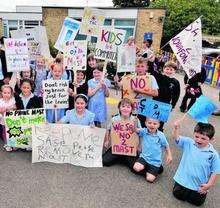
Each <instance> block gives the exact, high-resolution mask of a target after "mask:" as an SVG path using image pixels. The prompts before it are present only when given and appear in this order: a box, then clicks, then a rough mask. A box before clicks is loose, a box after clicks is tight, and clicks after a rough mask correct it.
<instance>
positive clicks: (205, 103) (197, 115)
mask: <svg viewBox="0 0 220 208" xmlns="http://www.w3.org/2000/svg"><path fill="white" fill-rule="evenodd" d="M201 106H202V107H201ZM216 109H217V107H216V106H215V104H214V103H213V102H212V101H211V100H210V99H209V98H208V97H205V96H204V95H201V96H200V97H199V98H197V99H196V102H195V103H194V104H193V105H192V107H191V108H190V109H189V111H188V114H189V115H190V116H192V117H193V118H194V119H195V120H196V121H198V122H203V123H208V118H209V117H210V116H211V114H212V113H213V112H214V111H215V110H216Z"/></svg>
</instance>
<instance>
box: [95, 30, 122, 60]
mask: <svg viewBox="0 0 220 208" xmlns="http://www.w3.org/2000/svg"><path fill="white" fill-rule="evenodd" d="M125 34H126V31H125V30H121V29H114V28H112V27H101V28H100V32H99V36H98V40H97V44H96V48H95V51H94V55H95V58H98V59H102V60H106V61H112V62H116V60H117V48H118V47H120V46H121V45H122V44H123V43H124V39H125Z"/></svg>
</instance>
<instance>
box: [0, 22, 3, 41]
mask: <svg viewBox="0 0 220 208" xmlns="http://www.w3.org/2000/svg"><path fill="white" fill-rule="evenodd" d="M2 36H3V21H2V18H0V37H2Z"/></svg>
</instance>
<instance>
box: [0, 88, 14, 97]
mask: <svg viewBox="0 0 220 208" xmlns="http://www.w3.org/2000/svg"><path fill="white" fill-rule="evenodd" d="M5 88H8V89H10V90H11V97H13V95H14V91H13V88H12V87H11V86H10V85H2V87H1V94H2V91H3V90H4V89H5Z"/></svg>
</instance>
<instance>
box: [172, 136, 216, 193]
mask: <svg viewBox="0 0 220 208" xmlns="http://www.w3.org/2000/svg"><path fill="white" fill-rule="evenodd" d="M175 143H176V145H177V146H178V147H180V148H181V149H182V150H183V154H182V158H181V161H180V164H179V167H178V169H177V171H176V174H175V176H174V180H175V181H176V182H177V183H179V184H180V185H182V186H184V187H186V188H188V189H191V190H194V191H198V190H199V187H200V186H201V184H204V183H207V182H208V180H209V178H210V176H211V174H212V173H215V174H220V159H219V155H218V153H217V151H216V150H215V149H214V148H213V146H212V145H211V144H209V145H208V146H207V147H204V148H199V147H198V146H197V145H196V143H195V141H194V140H193V139H191V138H188V137H182V136H181V137H179V140H178V141H177V140H175Z"/></svg>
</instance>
